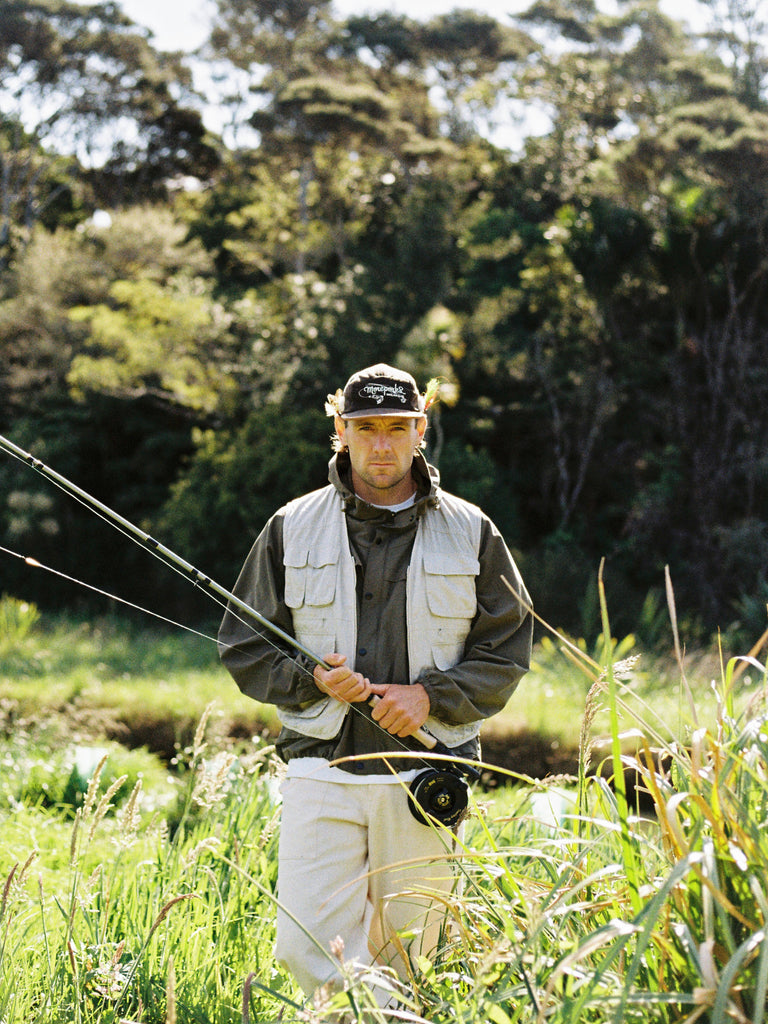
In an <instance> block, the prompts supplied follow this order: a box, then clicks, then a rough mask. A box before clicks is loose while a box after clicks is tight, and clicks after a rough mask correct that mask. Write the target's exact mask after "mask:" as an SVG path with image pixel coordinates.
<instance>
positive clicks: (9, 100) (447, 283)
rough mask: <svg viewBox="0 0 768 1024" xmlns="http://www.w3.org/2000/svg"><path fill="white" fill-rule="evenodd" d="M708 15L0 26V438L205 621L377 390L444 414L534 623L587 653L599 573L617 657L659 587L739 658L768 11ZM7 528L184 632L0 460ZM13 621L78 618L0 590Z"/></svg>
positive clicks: (766, 311)
mask: <svg viewBox="0 0 768 1024" xmlns="http://www.w3.org/2000/svg"><path fill="white" fill-rule="evenodd" d="M702 7H703V9H704V8H706V14H707V19H706V20H707V24H708V26H709V27H708V29H707V31H706V32H704V33H694V32H693V31H692V30H690V29H689V28H687V27H686V26H684V25H683V24H681V23H678V22H676V21H675V20H673V19H670V18H669V17H668V16H666V15H665V14H663V12H662V11H661V9H660V8H659V4H658V2H657V0H643V2H638V0H622V2H621V3H619V4H618V5H617V8H616V10H615V11H614V13H610V14H608V13H604V12H603V11H602V9H601V8H599V7H598V6H596V5H595V4H594V3H593V2H592V0H565V2H558V3H547V2H537V3H535V4H533V5H532V6H531V7H530V8H529V9H528V10H527V11H525V12H524V13H522V14H521V15H519V16H517V17H515V18H512V19H511V20H510V23H509V24H501V23H499V22H497V21H495V20H494V19H493V18H490V17H489V16H487V15H484V14H479V13H476V12H471V11H461V10H455V11H453V12H451V13H446V14H445V15H442V16H440V17H437V18H433V19H432V20H430V21H428V22H417V21H413V20H412V19H410V18H408V17H405V16H399V15H394V14H391V13H389V14H382V15H365V16H362V15H356V16H354V17H350V18H347V19H342V18H340V17H338V16H337V15H336V14H335V12H334V10H333V7H332V5H331V4H330V3H329V2H328V0H302V2H291V3H286V2H282V3H277V2H276V0H249V2H248V3H241V2H239V0H217V2H216V3H215V14H214V19H213V23H212V26H211V32H210V37H209V39H208V41H207V43H206V44H205V46H203V47H202V48H201V50H200V52H199V53H197V54H194V55H190V54H187V55H182V54H173V55H169V54H161V53H159V52H158V51H157V50H156V49H155V48H154V47H153V44H152V39H151V37H150V36H149V35H148V33H147V32H145V31H144V30H142V29H140V28H139V27H137V26H136V25H133V24H131V22H130V20H129V19H127V18H126V17H125V16H124V15H123V14H122V13H121V12H120V10H119V8H117V7H115V6H114V5H112V4H96V5H93V6H86V5H81V4H75V3H70V2H67V0H55V2H54V0H13V2H6V3H4V4H3V9H2V12H0V21H2V28H3V31H2V34H0V39H1V40H2V41H1V42H0V171H2V173H0V190H2V192H1V194H0V346H1V347H2V360H1V361H0V428H1V429H2V432H3V433H5V434H7V435H9V436H10V437H12V439H13V440H14V441H16V442H17V443H18V444H21V445H22V446H24V447H28V448H30V449H31V450H33V451H34V453H35V454H36V455H38V456H39V457H41V458H43V459H44V460H45V461H47V462H49V463H50V464H51V465H53V466H54V467H55V468H56V469H58V470H59V471H60V472H62V473H64V474H65V475H68V476H70V477H71V478H72V479H74V480H76V481H77V482H78V483H79V484H80V486H82V487H84V488H85V489H87V490H90V491H92V492H93V493H94V494H96V495H97V496H98V497H99V498H100V499H101V500H102V501H104V502H106V503H107V504H109V505H112V506H113V507H116V508H118V510H119V511H120V512H121V513H122V514H123V515H125V516H127V517H128V518H132V519H134V520H135V521H138V522H139V523H140V524H141V525H143V526H144V527H147V528H148V529H151V530H152V531H153V532H154V533H155V534H156V535H158V536H160V537H162V539H163V540H164V541H165V542H166V543H168V544H169V545H170V546H171V547H174V548H176V549H177V550H180V551H182V552H183V553H184V555H185V557H186V558H188V559H189V560H191V561H193V562H194V563H195V564H198V565H200V567H201V568H202V569H203V570H204V571H206V572H208V573H211V574H212V575H214V576H215V577H216V578H217V579H218V580H219V581H220V582H222V583H223V584H224V585H231V583H232V581H233V580H234V577H235V574H236V572H237V569H238V567H239V565H240V564H241V562H242V560H243V557H244V555H245V553H246V551H247V548H248V547H249V545H250V543H251V541H252V539H253V537H254V536H255V534H256V533H257V531H258V530H259V528H260V527H261V525H262V524H263V522H264V521H265V519H266V517H267V516H268V515H269V514H270V512H271V511H272V510H273V509H274V508H275V507H276V506H277V505H278V504H279V503H281V502H282V501H284V500H285V499H287V498H289V497H291V496H293V495H294V494H296V493H299V492H300V491H302V490H304V489H306V488H308V487H311V486H318V485H321V484H322V483H323V482H324V478H325V465H326V462H327V458H328V454H329V446H328V434H329V423H328V421H327V420H326V419H325V418H324V416H323V412H322V409H323V401H324V398H325V395H326V393H327V392H328V391H333V390H335V389H336V388H337V387H338V386H340V385H341V384H343V382H344V380H345V379H346V376H347V375H348V374H349V372H351V371H352V370H353V369H356V368H358V367H359V366H360V365H364V364H366V363H369V362H373V361H379V360H385V361H389V362H393V363H397V364H399V365H401V366H404V367H406V368H408V369H410V370H412V371H413V372H414V373H415V374H416V376H417V377H418V378H419V380H420V381H421V382H423V383H425V382H426V380H427V378H428V377H431V376H434V375H439V376H441V377H442V378H443V379H444V381H445V386H444V389H443V394H444V401H443V403H442V405H441V406H440V409H439V414H438V416H436V417H435V420H434V422H433V427H432V431H431V435H430V436H431V455H432V457H433V459H434V460H435V461H437V462H438V463H439V466H440V469H441V471H442V474H443V479H444V483H445V485H446V486H447V487H448V488H450V489H452V490H456V491H457V492H459V493H462V494H463V495H465V496H467V497H469V498H471V499H472V500H476V501H478V502H479V503H480V504H482V505H483V507H485V508H486V509H487V510H488V512H489V513H490V514H491V515H492V516H493V517H494V518H495V519H496V521H497V522H498V524H499V526H500V528H501V529H502V530H503V532H504V534H505V536H506V538H507V540H508V542H509V543H510V545H511V546H512V547H513V548H515V549H516V550H518V551H520V552H521V555H520V561H521V565H522V568H523V571H524V574H525V576H526V579H527V582H528V583H529V586H530V589H531V591H532V593H533V595H534V598H535V601H536V603H537V606H538V607H539V609H540V610H541V612H542V614H543V615H544V616H545V618H547V619H548V620H550V621H552V622H554V623H555V624H557V625H561V626H564V627H567V628H570V629H574V630H578V631H579V632H580V634H582V635H586V636H589V635H590V634H591V635H595V634H596V632H598V631H599V622H598V621H597V617H596V616H595V614H594V602H592V604H591V605H590V603H589V601H587V600H585V595H586V594H588V593H589V592H590V590H591V589H592V582H593V578H594V574H595V571H596V568H597V565H598V564H599V561H600V559H601V558H603V557H604V558H605V559H606V580H607V585H608V587H609V590H611V591H612V592H614V593H618V594H620V595H621V601H620V607H618V608H617V609H616V612H615V619H616V624H617V628H619V629H621V628H633V627H634V626H635V625H636V624H637V622H638V620H641V618H642V616H643V615H645V616H646V618H647V609H648V608H649V607H652V606H653V595H654V593H655V592H656V591H659V590H661V587H662V583H663V579H662V577H663V570H664V566H665V565H669V566H670V570H671V575H672V578H673V580H674V584H675V588H676V592H677V595H678V602H679V606H680V607H682V608H685V609H686V610H687V612H688V613H689V614H690V615H692V616H693V617H694V618H695V620H696V622H697V623H698V625H699V626H700V628H701V630H702V632H703V633H708V632H709V631H711V630H712V629H714V628H715V627H718V626H719V627H732V626H733V627H735V628H742V629H743V630H744V631H745V632H746V633H747V634H748V635H749V636H751V637H752V636H754V635H755V633H756V632H762V629H763V626H764V620H765V602H766V598H768V574H767V571H766V566H768V520H767V517H766V509H767V508H768V454H767V453H768V359H766V351H768V345H767V344H766V342H767V341H768V301H767V300H768V294H767V292H768V287H767V286H768V259H767V258H766V257H767V256H768V102H767V100H766V90H765V83H766V73H767V72H768V63H767V62H766V53H765V48H764V44H765V39H766V34H765V27H764V25H763V24H762V22H761V0H738V2H736V0H708V2H707V3H706V4H703V5H702ZM203 82H204V83H205V91H206V93H207V95H206V96H205V97H204V96H202V95H200V94H199V91H197V90H199V89H200V84H199V83H203ZM196 83H197V86H196ZM211 101H215V106H216V109H217V114H218V124H219V130H218V131H217V132H213V131H212V130H210V129H206V127H205V125H204V114H205V112H206V103H207V102H208V103H210V102H211ZM521 114H522V115H524V117H525V121H526V124H527V125H528V126H529V129H530V126H531V125H533V128H532V129H530V130H528V131H527V133H526V134H520V133H518V134H517V135H515V141H514V143H510V142H509V141H508V135H502V134H501V133H500V131H499V130H498V128H497V127H496V126H497V123H498V122H499V120H503V121H505V122H506V123H507V124H509V123H510V122H511V121H512V120H513V119H514V117H515V116H517V115H521ZM0 499H1V503H0V543H2V544H3V545H5V546H6V547H8V548H10V549H12V550H16V551H19V550H23V552H24V553H25V554H30V555H32V556H34V557H35V558H38V559H39V560H41V561H45V560H48V561H52V562H53V563H54V564H55V565H56V566H57V567H59V568H61V569H63V570H65V571H67V572H71V573H74V574H79V575H84V576H86V577H87V578H88V579H89V581H91V582H92V583H94V584H97V585H101V586H104V587H107V588H115V587H118V586H119V588H120V591H121V593H123V594H125V595H126V596H129V597H131V598H133V599H137V600H141V601H147V600H150V599H151V600H152V601H153V602H154V606H155V607H156V606H157V604H158V602H159V603H160V604H161V605H162V607H163V608H168V607H172V606H174V605H175V606H176V608H177V610H181V611H183V612H188V611H189V608H188V606H187V597H186V595H185V592H184V590H183V588H182V586H181V585H179V586H175V585H174V584H175V581H174V580H171V579H169V578H168V577H169V574H168V573H167V571H166V570H164V569H161V568H160V567H156V568H155V567H154V566H153V564H150V565H149V566H147V564H146V561H147V559H146V557H145V556H144V555H142V553H141V552H139V551H138V550H137V549H132V546H131V545H129V544H128V542H127V541H126V542H125V543H121V542H116V539H115V536H114V534H112V533H111V532H110V531H109V530H108V529H107V528H106V527H102V526H101V525H100V524H98V523H96V522H95V520H94V519H93V518H92V516H90V514H88V513H87V512H85V511H84V510H82V509H80V508H78V507H77V506H74V505H73V503H72V502H71V500H70V499H68V498H66V497H65V496H63V495H60V494H58V493H57V492H55V491H52V489H51V487H50V486H49V485H47V484H46V483H45V482H44V481H41V480H40V479H39V478H36V477H34V475H33V474H32V473H31V472H30V470H29V469H28V468H27V467H25V466H21V465H18V464H15V463H13V462H12V461H11V460H9V459H7V458H5V457H4V458H3V461H2V463H0ZM3 557H5V556H3ZM115 581H119V583H115ZM3 590H5V591H8V592H12V593H16V594H18V595H19V596H24V597H31V598H34V599H35V600H38V601H41V602H43V603H45V604H47V605H56V604H64V603H67V602H72V601H73V600H82V597H81V596H80V594H81V592H80V591H75V590H71V589H66V588H65V586H64V584H62V583H61V582H60V581H58V580H56V581H52V580H51V579H50V577H44V576H42V575H38V576H32V575H31V574H30V572H29V570H28V568H27V567H26V566H24V565H23V564H22V563H19V562H14V561H11V562H10V563H8V564H6V563H5V562H4V564H3ZM649 594H650V595H651V596H650V598H649ZM649 602H650V603H649ZM590 609H591V610H590ZM643 609H645V611H643ZM647 624H648V625H649V629H650V627H651V625H652V624H651V623H647Z"/></svg>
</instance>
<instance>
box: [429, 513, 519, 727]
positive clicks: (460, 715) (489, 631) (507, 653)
mask: <svg viewBox="0 0 768 1024" xmlns="http://www.w3.org/2000/svg"><path fill="white" fill-rule="evenodd" d="M505 580H506V581H507V582H505ZM475 589H476V597H477V612H476V614H475V618H474V620H473V622H472V626H471V628H470V631H469V634H468V636H467V639H466V642H465V644H464V654H463V657H462V658H461V660H460V661H459V662H458V663H457V664H456V665H454V666H453V668H450V669H447V670H445V671H440V670H439V669H436V668H429V669H425V670H424V671H423V672H422V673H420V675H419V677H418V680H417V682H419V683H421V684H422V686H423V687H424V689H425V690H426V691H427V694H428V696H429V701H430V714H432V715H434V716H435V717H436V718H439V719H440V720H441V721H443V722H446V723H447V724H448V725H464V724H468V723H470V722H476V721H479V720H482V719H486V718H490V717H491V716H492V715H495V714H496V713H497V712H499V711H501V710H502V709H503V708H504V706H505V705H506V703H507V701H508V700H509V698H510V697H511V696H512V694H513V693H514V691H515V689H516V688H517V685H518V683H519V682H520V679H521V678H522V677H523V675H525V673H526V672H527V671H528V669H529V667H530V660H531V645H532V640H533V616H532V614H531V599H530V597H529V596H528V592H527V590H526V588H525V585H524V583H523V580H522V578H521V576H520V573H519V571H518V568H517V566H516V565H515V562H514V559H513V558H512V555H511V554H510V552H509V549H508V548H507V546H506V544H505V543H504V539H503V537H502V536H501V534H500V533H499V531H498V530H497V528H496V526H495V525H494V524H493V523H492V522H491V521H490V520H489V519H487V520H486V521H485V522H484V524H483V531H482V536H481V540H480V571H479V573H478V576H477V579H476V581H475Z"/></svg>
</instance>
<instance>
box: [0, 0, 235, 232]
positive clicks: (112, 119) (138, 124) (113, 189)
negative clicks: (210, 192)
mask: <svg viewBox="0 0 768 1024" xmlns="http://www.w3.org/2000/svg"><path fill="white" fill-rule="evenodd" d="M2 23H3V32H2V36H1V37H0V99H1V100H2V108H3V110H4V111H5V113H6V117H7V118H8V124H10V125H12V126H14V130H13V132H12V133H9V132H7V131H6V132H5V140H6V142H5V147H4V153H3V155H4V161H5V164H6V175H5V179H4V180H5V189H6V194H5V196H4V201H5V204H6V205H7V204H8V203H11V204H13V203H14V202H15V203H19V202H21V201H24V199H23V197H24V196H28V197H29V196H31V201H30V199H29V198H28V199H26V201H25V211H26V217H27V221H28V220H29V216H30V211H35V210H36V209H38V210H39V209H43V208H44V207H45V195H46V188H45V177H44V176H41V175H40V174H38V175H37V177H38V179H39V180H41V184H42V188H41V191H40V193H39V196H40V198H38V192H37V189H36V188H35V187H33V185H32V183H31V179H30V175H29V173H26V174H25V173H24V169H25V168H27V167H29V166H30V155H29V154H30V152H31V153H33V154H34V160H35V163H36V164H37V165H38V166H42V167H43V169H44V168H45V166H46V164H48V163H50V162H51V161H52V160H53V159H54V157H53V154H57V153H61V154H65V155H66V156H67V157H69V158H70V159H69V165H68V169H69V175H70V177H71V178H72V179H75V180H76V179H77V178H80V179H85V178H87V179H88V180H89V183H90V185H91V186H92V188H93V189H94V190H95V193H96V197H97V201H98V202H100V203H102V204H107V205H113V204H115V203H117V202H118V201H119V200H121V199H122V198H124V197H125V195H126V194H127V192H126V189H128V188H130V195H131V198H132V199H133V200H135V199H137V198H146V197H149V196H159V195H165V181H166V180H167V179H168V178H171V177H173V176H175V175H178V174H199V175H201V176H205V175H207V174H208V173H209V172H210V171H211V169H212V168H213V167H214V166H215V165H216V160H217V157H216V152H215V149H214V147H213V146H212V145H211V143H210V141H209V140H208V139H207V138H206V134H205V131H204V128H203V125H202V120H201V117H200V114H199V113H198V112H197V111H196V110H195V109H194V107H193V106H192V105H191V103H192V99H193V94H192V90H191V73H190V71H189V69H188V68H187V67H186V65H185V64H184V62H183V60H182V58H181V56H180V55H178V54H164V55H162V56H161V55H160V54H158V53H157V52H156V51H155V50H154V49H153V47H152V45H151V43H150V41H149V38H148V34H147V33H146V32H145V31H139V30H138V29H137V27H136V26H135V25H134V24H133V22H132V21H131V20H130V19H129V18H128V17H126V16H125V15H124V14H123V13H122V12H121V10H120V8H119V7H118V6H117V5H116V4H113V3H99V4H94V5H91V4H76V3H71V2H68V0H6V2H5V3H4V4H3V12H2ZM22 125H23V126H24V128H25V130H24V132H21V131H20V130H19V127H18V126H22ZM0 134H2V133H0ZM44 151H45V152H44ZM45 153H47V154H48V156H47V157H46V156H45ZM76 161H77V162H79V164H80V165H81V167H83V168H86V169H87V173H85V172H84V171H80V170H79V168H78V167H77V163H76ZM49 177H50V175H49ZM71 187H73V188H74V187H75V186H74V185H73V186H71ZM30 190H31V191H30ZM34 219H39V217H35V218H34ZM27 226H28V225H27Z"/></svg>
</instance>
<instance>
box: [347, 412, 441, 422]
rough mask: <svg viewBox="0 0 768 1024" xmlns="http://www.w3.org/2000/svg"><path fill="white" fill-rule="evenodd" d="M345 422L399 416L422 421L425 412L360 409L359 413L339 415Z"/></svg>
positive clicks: (403, 418)
mask: <svg viewBox="0 0 768 1024" xmlns="http://www.w3.org/2000/svg"><path fill="white" fill-rule="evenodd" d="M339 415H340V416H341V418H342V419H343V420H362V419H364V418H366V417H367V418H368V419H375V418H376V417H377V416H392V417H394V416H398V417H399V418H400V419H401V420H405V419H408V420H420V419H421V418H422V416H426V415H427V414H426V413H425V412H410V411H409V412H403V410H402V409H358V410H357V412H342V413H339Z"/></svg>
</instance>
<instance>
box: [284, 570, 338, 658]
mask: <svg viewBox="0 0 768 1024" xmlns="http://www.w3.org/2000/svg"><path fill="white" fill-rule="evenodd" d="M292 561H293V562H294V563H295V562H297V561H302V559H301V558H296V557H294V558H293V559H292ZM335 597H336V566H335V565H334V564H332V563H328V564H325V565H310V564H309V555H308V553H306V552H305V553H304V556H303V562H302V564H300V565H296V564H292V565H289V564H286V565H285V603H286V604H287V605H288V607H289V608H290V609H291V615H292V618H293V628H294V633H295V634H296V636H297V637H300V638H301V640H302V643H304V644H306V646H307V647H309V648H310V649H311V650H312V651H313V652H314V653H315V654H317V655H319V656H320V657H323V655H325V654H330V653H331V651H335V650H336V643H337V637H336V632H337V630H336V616H335V615H334V600H335Z"/></svg>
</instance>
